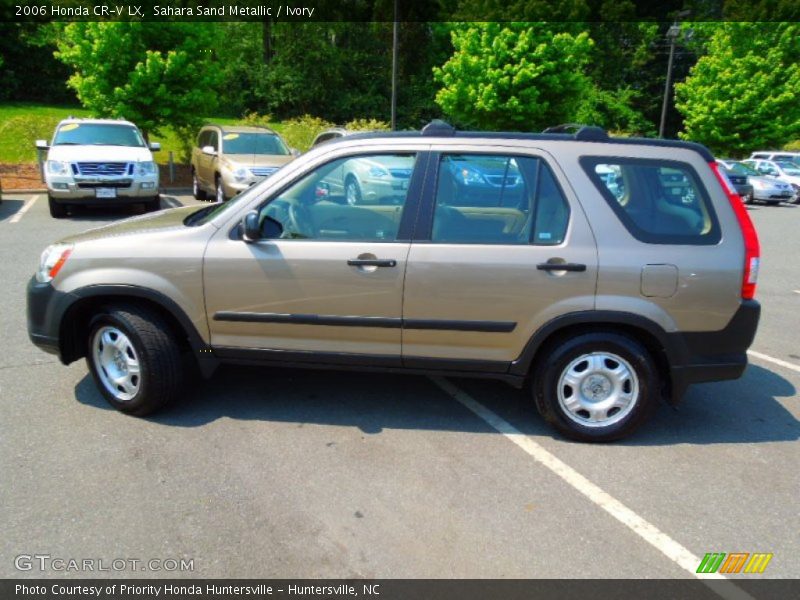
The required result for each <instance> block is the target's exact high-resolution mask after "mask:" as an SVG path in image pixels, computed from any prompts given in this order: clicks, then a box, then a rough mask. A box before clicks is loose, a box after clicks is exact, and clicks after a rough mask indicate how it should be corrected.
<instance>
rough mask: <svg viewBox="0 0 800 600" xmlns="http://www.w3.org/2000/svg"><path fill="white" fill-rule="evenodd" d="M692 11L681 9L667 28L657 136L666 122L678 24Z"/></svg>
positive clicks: (662, 134) (661, 134)
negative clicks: (664, 76)
mask: <svg viewBox="0 0 800 600" xmlns="http://www.w3.org/2000/svg"><path fill="white" fill-rule="evenodd" d="M691 12H692V11H690V10H682V11H681V12H679V13H678V14H677V15H675V22H674V23H673V24H672V25H671V26H670V28H669V29H668V30H667V39H668V40H669V61H668V62H667V83H666V84H665V85H664V101H663V102H662V103H661V124H660V125H659V127H658V137H660V138H663V137H664V128H665V127H666V124H667V106H669V92H670V88H671V87H672V61H673V59H674V58H675V42H676V41H677V39H678V38H679V37H680V35H681V26H680V25H679V24H678V21H679V20H680V19H683V18H685V17H688V16H689V14H691Z"/></svg>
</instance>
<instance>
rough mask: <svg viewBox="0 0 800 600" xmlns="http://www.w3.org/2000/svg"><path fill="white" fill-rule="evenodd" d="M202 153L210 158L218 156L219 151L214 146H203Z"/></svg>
mask: <svg viewBox="0 0 800 600" xmlns="http://www.w3.org/2000/svg"><path fill="white" fill-rule="evenodd" d="M202 152H203V154H208V156H216V155H217V151H216V150H215V149H214V146H203V150H202Z"/></svg>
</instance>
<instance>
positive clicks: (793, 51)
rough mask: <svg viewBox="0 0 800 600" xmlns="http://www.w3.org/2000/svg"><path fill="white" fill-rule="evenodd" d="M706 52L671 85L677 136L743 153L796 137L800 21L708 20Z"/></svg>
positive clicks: (799, 104)
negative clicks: (679, 124)
mask: <svg viewBox="0 0 800 600" xmlns="http://www.w3.org/2000/svg"><path fill="white" fill-rule="evenodd" d="M705 27H706V28H707V29H710V30H711V34H710V38H709V40H708V44H707V47H706V52H707V53H706V54H705V55H704V56H703V57H701V58H700V59H699V60H698V61H697V64H696V65H695V66H694V67H693V68H692V70H691V71H690V74H689V77H688V78H687V79H686V80H685V81H684V82H683V83H680V84H677V85H676V86H675V93H676V107H677V109H678V110H679V111H680V112H681V113H682V114H683V116H684V131H682V132H681V134H680V135H681V137H682V138H684V139H691V140H695V141H698V142H702V143H704V144H706V145H708V146H709V147H710V148H712V149H713V150H715V151H717V152H722V153H725V154H739V155H741V154H745V153H746V152H749V151H750V150H752V149H753V148H759V147H779V146H781V145H783V144H785V143H787V142H789V141H790V140H792V139H795V138H797V137H798V136H800V93H799V92H798V90H800V62H798V59H800V25H798V24H797V23H746V22H728V23H716V24H708V25H706V26H705Z"/></svg>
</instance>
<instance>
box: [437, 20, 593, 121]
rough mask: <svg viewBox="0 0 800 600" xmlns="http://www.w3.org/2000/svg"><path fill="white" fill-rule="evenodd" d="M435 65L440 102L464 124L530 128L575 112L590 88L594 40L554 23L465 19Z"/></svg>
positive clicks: (444, 108)
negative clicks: (444, 59) (588, 70)
mask: <svg viewBox="0 0 800 600" xmlns="http://www.w3.org/2000/svg"><path fill="white" fill-rule="evenodd" d="M452 41H453V46H454V48H455V52H454V54H453V56H452V57H451V58H450V60H448V61H447V62H446V63H445V64H444V66H442V67H441V68H435V69H434V76H435V78H436V79H437V80H438V81H439V82H441V83H442V88H441V89H440V90H439V92H438V93H437V94H436V102H437V103H438V104H439V105H440V106H441V107H442V109H443V110H444V111H445V112H446V113H447V114H449V115H450V116H451V117H453V118H454V119H455V120H456V121H457V122H458V123H459V124H462V125H464V126H469V127H478V128H481V129H512V130H523V131H530V130H536V129H542V128H543V127H547V126H549V125H555V124H558V123H563V122H565V121H567V120H569V119H570V118H572V117H574V115H575V114H576V112H577V110H578V108H579V107H580V106H581V104H582V103H583V102H584V100H585V98H586V95H587V94H588V93H589V92H590V90H591V82H590V80H589V79H588V77H587V76H586V75H585V73H584V68H585V65H586V63H587V61H588V59H589V54H590V51H591V47H592V41H591V40H590V39H589V36H588V34H587V33H585V32H582V33H578V34H573V33H565V32H563V31H562V30H560V29H559V25H558V24H554V23H543V22H536V23H460V24H456V25H455V26H454V28H453V31H452Z"/></svg>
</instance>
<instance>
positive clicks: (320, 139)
mask: <svg viewBox="0 0 800 600" xmlns="http://www.w3.org/2000/svg"><path fill="white" fill-rule="evenodd" d="M352 133H353V132H352V131H348V130H347V129H344V128H343V127H334V128H333V129H326V130H325V131H323V132H321V133H319V134H317V137H315V138H314V141H313V142H311V148H316V147H317V146H319V145H320V144H324V143H325V142H330V141H331V140H338V139H339V138H342V137H344V136H346V135H351V134H352Z"/></svg>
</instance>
